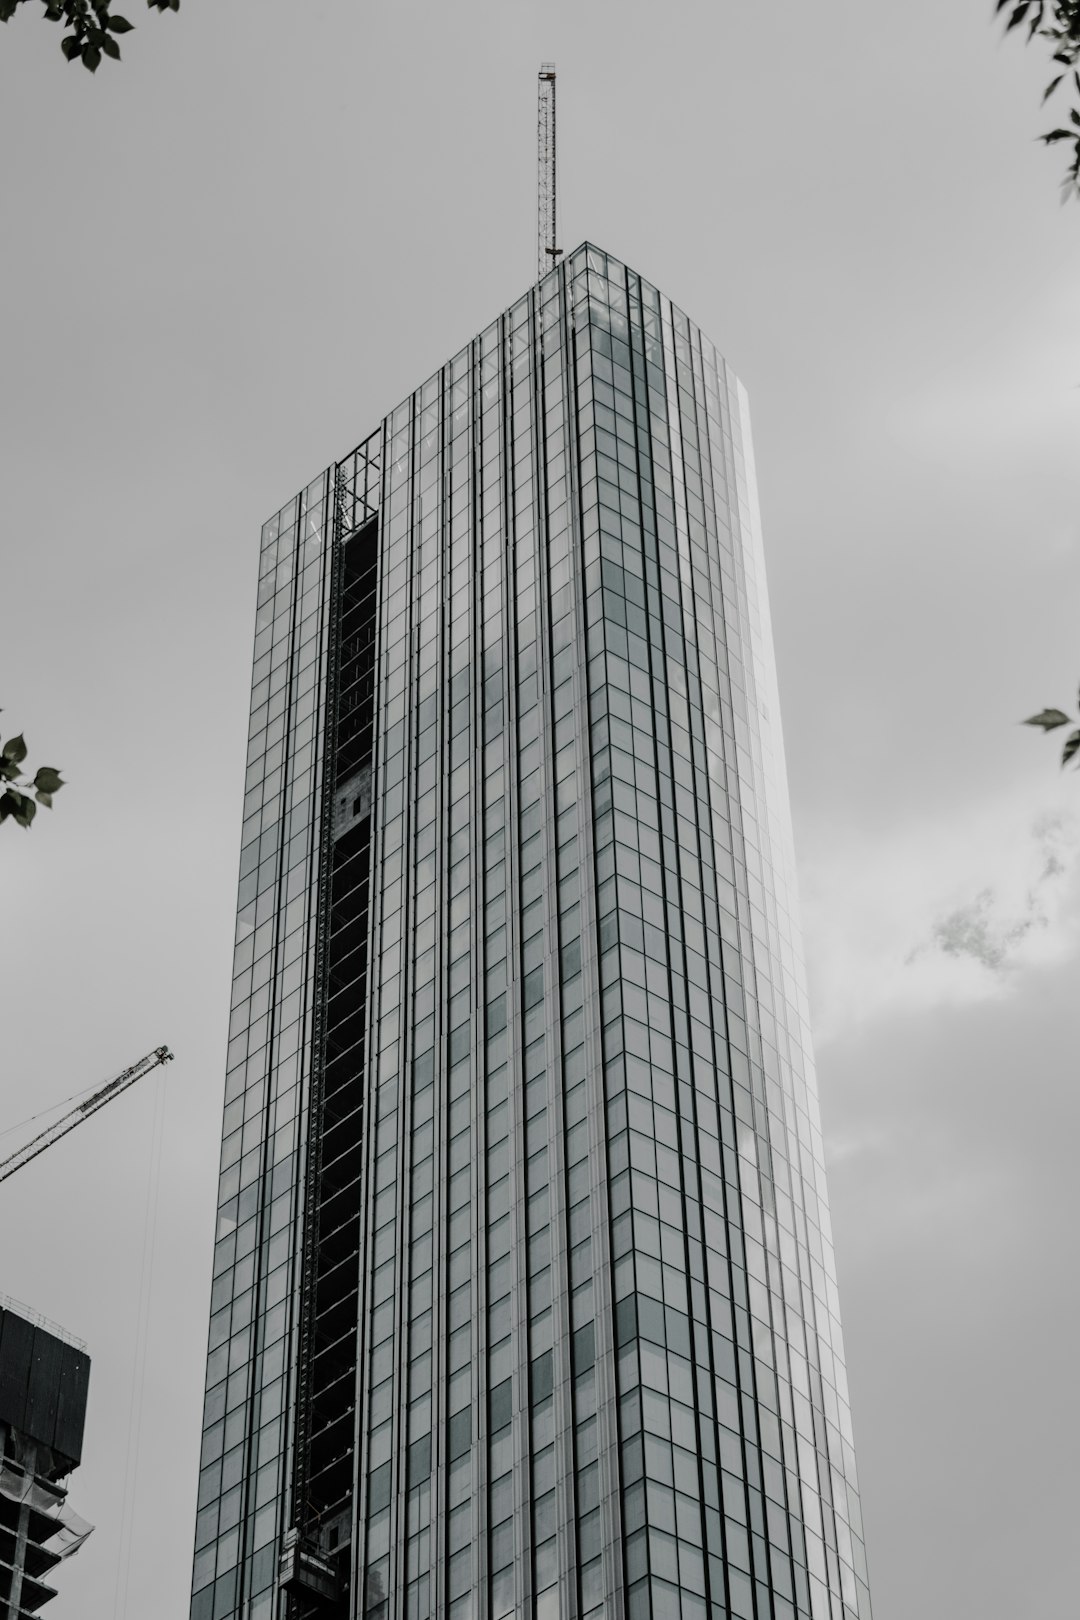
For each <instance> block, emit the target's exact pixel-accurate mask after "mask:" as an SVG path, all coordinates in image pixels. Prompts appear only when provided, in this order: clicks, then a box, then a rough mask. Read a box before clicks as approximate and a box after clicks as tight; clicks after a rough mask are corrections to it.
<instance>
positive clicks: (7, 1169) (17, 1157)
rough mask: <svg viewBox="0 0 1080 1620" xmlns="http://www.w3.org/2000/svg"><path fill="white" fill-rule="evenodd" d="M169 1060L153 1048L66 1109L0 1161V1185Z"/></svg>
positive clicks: (162, 1049) (163, 1049) (165, 1053)
mask: <svg viewBox="0 0 1080 1620" xmlns="http://www.w3.org/2000/svg"><path fill="white" fill-rule="evenodd" d="M172 1057H173V1055H172V1053H171V1052H170V1051H169V1048H168V1047H167V1046H158V1047H155V1049H154V1051H152V1052H147V1054H146V1056H145V1057H143V1058H140V1059H139V1061H138V1063H133V1064H132V1065H131V1068H130V1069H125V1070H124V1072H123V1073H122V1074H118V1075H117V1076H116V1079H115V1080H110V1081H109V1083H108V1085H105V1086H102V1087H101V1089H100V1090H99V1091H95V1092H94V1094H93V1096H92V1097H87V1099H86V1101H85V1102H81V1103H78V1104H77V1105H76V1107H74V1108H72V1109H70V1110H69V1111H68V1112H67V1113H66V1114H62V1115H61V1117H60V1118H59V1119H58V1120H57V1121H56V1122H55V1123H54V1124H52V1125H48V1126H46V1128H45V1129H44V1130H43V1131H39V1132H38V1134H37V1136H35V1137H33V1138H32V1139H31V1140H30V1141H29V1142H27V1143H26V1145H25V1146H24V1147H21V1148H19V1149H18V1150H17V1152H15V1153H11V1154H9V1155H8V1157H7V1158H6V1159H0V1181H6V1180H7V1178H8V1177H9V1176H13V1175H14V1174H15V1172H16V1170H21V1169H22V1167H23V1165H24V1164H29V1163H30V1160H31V1159H36V1158H37V1156H38V1154H39V1153H44V1152H45V1149H46V1148H51V1147H52V1145H53V1143H54V1142H59V1140H60V1138H61V1137H62V1136H67V1134H68V1132H69V1131H73V1130H74V1129H75V1127H76V1125H81V1124H82V1123H83V1121H84V1120H86V1119H89V1118H90V1116H91V1114H96V1113H97V1112H98V1109H99V1108H104V1107H105V1105H106V1103H111V1102H112V1101H113V1100H114V1098H116V1097H119V1096H120V1095H121V1094H122V1093H123V1092H125V1091H127V1090H128V1089H129V1087H131V1086H133V1085H134V1084H135V1082H136V1080H141V1079H142V1078H143V1076H144V1075H147V1074H149V1073H150V1072H151V1070H153V1069H156V1068H158V1067H159V1066H160V1065H161V1064H162V1063H171V1062H172Z"/></svg>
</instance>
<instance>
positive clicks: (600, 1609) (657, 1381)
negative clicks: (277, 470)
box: [192, 246, 870, 1620]
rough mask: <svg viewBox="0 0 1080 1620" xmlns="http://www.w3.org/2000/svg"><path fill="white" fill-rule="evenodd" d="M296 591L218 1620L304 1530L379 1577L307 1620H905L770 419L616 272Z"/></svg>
mask: <svg viewBox="0 0 1080 1620" xmlns="http://www.w3.org/2000/svg"><path fill="white" fill-rule="evenodd" d="M335 488H336V490H337V494H338V497H339V498H338V501H337V503H336V505H335V503H334V501H333V500H332V499H331V492H332V490H334V489H335ZM375 514H377V516H378V524H377V541H376V542H375V544H376V555H375V563H374V567H375V591H376V597H375V603H376V605H375V614H376V619H375V623H376V631H375V654H374V662H375V675H374V680H375V695H374V770H373V775H372V777H371V789H370V805H369V806H368V802H367V800H366V798H365V801H364V803H365V811H364V814H365V815H367V814H368V813H370V851H371V854H370V874H371V876H370V891H368V889H365V907H366V910H365V917H369V918H370V921H369V924H368V926H369V930H370V932H369V943H368V950H367V957H366V960H367V961H368V962H369V963H370V967H369V969H367V970H366V973H367V977H366V980H365V985H366V989H365V997H366V1003H365V1004H366V1038H365V1040H364V1043H363V1048H362V1050H363V1053H364V1054H365V1055H364V1059H363V1062H364V1078H363V1087H362V1089H363V1093H364V1100H363V1106H362V1109H359V1110H358V1115H357V1117H358V1119H359V1118H362V1120H364V1121H366V1124H363V1126H362V1128H361V1127H360V1126H358V1133H359V1135H358V1147H359V1149H360V1150H361V1151H360V1157H361V1158H362V1168H361V1169H360V1196H359V1201H358V1202H359V1210H360V1215H359V1230H358V1233H357V1238H356V1241H357V1257H356V1269H357V1273H358V1275H359V1280H360V1288H359V1296H358V1298H356V1297H355V1289H354V1300H355V1303H354V1306H353V1312H354V1317H355V1321H356V1329H355V1332H356V1345H355V1367H356V1374H355V1381H356V1390H355V1425H354V1440H353V1447H352V1459H351V1467H352V1476H353V1493H352V1501H353V1510H352V1513H351V1523H350V1525H349V1527H347V1528H346V1530H345V1531H344V1532H343V1531H342V1527H341V1524H340V1522H335V1525H334V1526H333V1536H334V1541H333V1543H331V1542H330V1541H329V1540H328V1536H329V1533H330V1527H329V1526H321V1525H320V1524H319V1523H318V1522H314V1523H312V1522H311V1520H310V1519H305V1517H304V1513H303V1511H302V1509H303V1503H301V1502H299V1501H297V1500H294V1496H293V1482H294V1480H295V1479H298V1478H300V1477H301V1476H300V1475H298V1474H297V1473H296V1471H295V1469H294V1466H293V1463H294V1459H293V1458H292V1457H291V1456H290V1447H291V1446H292V1445H293V1443H294V1439H295V1435H296V1432H297V1431H296V1428H295V1419H294V1413H295V1412H296V1410H297V1400H296V1378H297V1376H298V1375H299V1376H300V1377H301V1378H303V1377H304V1376H305V1374H304V1366H305V1363H304V1360H303V1357H302V1356H300V1357H298V1354H297V1342H298V1338H299V1337H301V1336H302V1334H301V1324H300V1323H299V1321H298V1320H297V1306H296V1301H297V1292H298V1288H299V1281H298V1267H299V1266H300V1264H301V1261H302V1256H303V1253H304V1232H305V1220H306V1211H305V1198H304V1197H303V1196H301V1190H302V1189H303V1188H304V1187H305V1185H307V1183H308V1182H310V1180H311V1177H310V1176H308V1178H307V1182H306V1181H305V1172H306V1171H308V1170H310V1168H311V1166H312V1164H316V1165H317V1162H318V1161H317V1160H315V1159H312V1158H309V1154H310V1151H311V1149H312V1147H313V1146H314V1145H315V1143H314V1140H313V1132H316V1131H317V1130H318V1129H319V1128H320V1127H319V1116H318V1112H317V1106H316V1104H315V1103H314V1102H312V1099H314V1098H317V1096H318V1094H319V1090H318V1085H317V1083H316V1084H315V1085H314V1086H313V1084H312V1076H311V1074H310V1066H311V1058H310V1055H309V1054H310V1052H311V1051H312V1049H313V1046H312V1029H313V1027H314V1029H315V1032H316V1035H317V1032H318V1013H319V1006H320V1001H319V997H320V994H321V990H320V985H321V983H322V979H321V977H320V974H321V973H322V972H323V970H322V969H320V972H319V973H316V951H315V937H316V934H317V928H318V898H319V893H320V881H321V883H322V885H323V888H325V885H326V884H327V882H328V873H329V867H328V864H327V857H326V855H325V839H323V838H322V836H321V834H322V831H323V829H324V826H325V820H324V812H323V807H322V793H323V771H322V757H321V753H322V746H323V738H324V736H330V735H336V731H335V730H334V727H335V726H336V724H337V721H338V719H339V718H340V717H339V716H338V715H337V713H336V709H335V705H336V704H337V702H338V699H337V698H336V697H335V695H334V694H335V691H336V688H335V682H334V678H333V675H334V666H333V659H334V658H336V657H337V656H338V654H337V653H336V652H335V650H334V649H335V645H336V642H335V637H334V635H333V634H332V633H330V632H331V631H332V630H333V626H334V623H335V622H336V621H335V619H334V616H335V614H337V613H338V612H339V611H340V608H339V606H338V605H337V603H336V598H335V593H334V590H333V588H332V586H333V578H332V575H333V570H332V569H331V568H330V567H328V565H327V559H328V557H329V555H330V554H331V553H332V552H333V550H334V547H335V546H342V545H343V544H344V543H345V540H346V537H347V536H348V535H349V534H351V533H352V532H354V531H355V530H356V529H357V528H359V526H360V524H361V523H362V522H363V521H364V520H366V519H369V518H370V517H371V516H373V515H375ZM263 556H264V564H263V573H262V579H263V581H264V585H263V587H261V594H260V610H259V611H260V620H259V629H258V634H257V640H256V669H255V684H254V695H253V705H252V709H253V719H252V739H253V740H252V749H251V753H250V755H249V759H250V760H251V762H252V771H253V773H254V774H253V775H251V776H250V777H249V794H248V799H249V803H248V805H247V806H246V812H245V813H246V816H247V818H248V819H247V820H246V821H245V841H244V865H243V867H242V873H241V910H240V915H241V918H242V919H247V920H246V921H245V922H244V928H243V931H238V945H237V987H236V995H235V996H234V1006H235V1007H236V1009H237V1011H236V1014H235V1015H234V1029H233V1031H232V1032H231V1035H232V1045H231V1046H230V1064H229V1082H228V1089H227V1101H226V1124H225V1135H224V1141H225V1149H224V1150H223V1158H222V1200H221V1202H222V1222H223V1224H222V1225H221V1227H220V1228H219V1232H220V1236H219V1255H218V1261H217V1264H216V1268H215V1276H216V1280H215V1312H214V1316H213V1318H212V1322H211V1349H210V1364H211V1365H210V1368H209V1370H208V1377H207V1391H208V1393H207V1414H206V1432H205V1446H204V1459H203V1462H204V1467H203V1476H202V1487H203V1488H202V1490H201V1494H200V1517H199V1531H198V1543H197V1552H196V1570H195V1586H194V1590H195V1596H194V1599H193V1607H192V1615H193V1620H234V1617H235V1620H239V1617H240V1616H244V1617H250V1620H254V1617H256V1616H264V1615H269V1614H270V1613H271V1612H272V1611H271V1603H272V1587H273V1582H274V1578H275V1571H276V1558H277V1550H278V1545H279V1543H280V1540H281V1537H282V1536H283V1534H284V1533H285V1531H286V1529H287V1528H288V1527H289V1526H290V1525H293V1524H298V1525H300V1524H302V1525H303V1526H304V1530H305V1534H306V1535H307V1536H308V1537H309V1538H310V1539H311V1543H312V1546H313V1549H314V1550H315V1551H321V1552H322V1553H323V1554H329V1553H330V1552H331V1551H332V1550H333V1549H334V1548H337V1547H339V1546H340V1545H341V1544H342V1538H343V1539H344V1543H345V1544H346V1545H347V1547H348V1553H347V1556H345V1555H344V1554H342V1555H341V1559H340V1569H339V1578H338V1586H337V1595H336V1596H335V1595H333V1593H332V1592H331V1591H330V1590H329V1589H327V1590H326V1591H325V1592H324V1593H322V1594H320V1593H318V1592H317V1591H316V1589H315V1586H314V1585H311V1586H307V1587H305V1586H303V1584H302V1583H300V1584H299V1585H297V1584H290V1585H289V1587H288V1594H289V1595H288V1600H287V1608H288V1612H289V1613H290V1614H291V1615H293V1616H295V1617H297V1620H306V1617H307V1616H312V1617H314V1616H318V1615H323V1616H325V1617H326V1620H336V1617H338V1616H341V1617H345V1616H349V1617H351V1616H357V1617H359V1616H361V1615H369V1616H372V1617H377V1620H389V1617H390V1616H394V1617H397V1616H407V1617H408V1620H429V1617H434V1616H439V1617H443V1616H446V1617H449V1620H481V1617H482V1616H483V1617H490V1620H504V1617H508V1616H510V1615H535V1616H537V1617H538V1620H556V1617H565V1620H570V1617H574V1620H577V1617H581V1620H598V1617H599V1616H601V1615H609V1614H614V1613H616V1612H620V1613H624V1614H626V1615H628V1616H629V1617H630V1620H645V1617H649V1616H656V1617H658V1620H659V1617H664V1620H667V1617H669V1616H672V1617H681V1620H774V1617H775V1620H796V1617H798V1620H869V1616H870V1606H869V1594H868V1590H867V1585H866V1567H865V1559H864V1555H863V1549H862V1539H861V1525H860V1519H859V1508H858V1497H857V1487H856V1480H855V1465H854V1453H853V1449H852V1438H851V1424H850V1416H849V1411H848V1404H847V1392H846V1382H845V1374H844V1365H843V1350H842V1341H841V1337H840V1328H839V1320H838V1307H837V1299H836V1286H835V1270H834V1266H833V1260H832V1250H831V1240H830V1232H829V1219H828V1211H827V1203H826V1198H825V1183H824V1169H823V1154H822V1143H821V1135H820V1130H819V1126H818V1119H817V1105H816V1096H815V1087H814V1079H813V1071H812V1060H811V1057H810V1045H809V1031H808V1026H807V1021H806V1003H805V989H804V985H803V980H802V970H801V965H800V960H799V943H798V930H797V923H796V921H795V915H794V910H795V908H794V883H793V862H792V855H791V840H790V831H789V827H788V809H787V795H786V784H785V781H784V772H783V755H782V745H781V742H780V737H779V730H778V724H777V718H776V717H777V712H778V710H777V703H776V693H775V675H774V668H773V659H772V650H771V645H770V641H769V627H768V610H767V603H766V599H765V591H764V568H763V562H762V556H761V543H760V530H759V523H758V514H757V508H756V496H755V489H754V474H753V463H752V451H751V446H750V437H749V419H748V413H747V407H746V401H745V396H744V395H743V393H742V390H741V388H740V385H739V384H738V382H737V381H736V379H735V378H734V377H733V375H732V374H731V372H730V371H729V369H728V368H727V367H726V365H725V363H724V362H723V360H722V359H721V358H720V357H719V356H718V355H717V354H716V352H715V350H714V349H713V348H712V346H711V344H709V343H708V341H707V340H706V339H705V338H704V337H703V335H702V334H701V333H700V332H699V331H698V330H697V328H696V327H694V326H693V325H692V323H691V322H689V321H688V320H687V319H686V317H685V316H684V315H682V314H681V312H680V311H678V310H677V309H676V308H674V307H673V306H672V305H671V304H670V302H669V301H668V300H667V299H665V298H664V297H663V296H662V295H661V294H660V293H658V292H657V291H656V289H655V288H652V287H650V286H649V285H648V284H647V283H645V282H643V281H642V280H641V279H640V278H639V277H638V276H637V275H636V274H635V273H634V272H633V271H630V270H629V269H627V268H626V267H625V266H624V265H622V264H619V263H618V262H617V261H615V260H612V259H610V258H608V257H607V256H606V255H604V254H603V253H601V252H600V251H598V250H597V249H595V248H592V247H590V246H585V247H583V248H581V249H579V250H578V251H577V252H576V253H575V254H573V255H571V256H570V258H569V259H568V260H567V261H566V263H564V264H563V265H561V266H560V267H559V268H558V269H557V270H556V271H554V272H552V274H550V275H548V276H546V277H545V278H544V279H543V281H541V283H540V284H539V286H538V287H536V288H535V289H533V291H532V292H530V293H529V294H528V295H527V296H526V297H525V298H523V299H521V300H520V301H519V302H518V303H517V304H515V305H514V306H513V307H512V308H511V309H510V310H508V311H507V312H506V313H505V314H504V315H503V316H502V317H500V319H499V320H498V321H497V322H495V323H494V324H493V325H492V326H491V327H489V328H488V329H487V330H486V331H485V332H483V333H481V334H480V336H479V337H477V338H476V339H475V340H474V341H473V342H472V343H471V344H470V345H469V346H468V348H467V349H465V350H463V351H462V352H461V353H460V354H458V355H456V356H455V357H454V358H453V359H452V360H451V361H450V362H449V363H448V364H447V365H446V366H445V367H443V368H442V370H441V371H440V372H439V373H438V374H437V375H436V376H435V377H433V378H431V379H430V380H429V381H428V382H427V383H426V384H425V385H424V386H423V387H422V388H421V389H419V390H418V391H417V392H416V393H415V394H414V395H412V396H411V397H410V399H409V400H407V401H406V402H405V403H404V404H402V405H401V406H400V407H399V408H398V409H397V410H396V411H394V412H393V413H392V415H390V416H389V417H387V418H386V420H385V421H384V423H383V425H382V428H381V430H380V432H379V433H378V434H377V435H375V436H374V437H373V439H371V440H369V441H366V443H365V445H364V446H362V447H361V449H360V450H359V451H357V452H356V453H354V455H353V456H352V457H350V458H349V460H348V461H347V462H346V463H342V464H341V465H340V466H339V467H337V468H335V469H332V471H331V472H330V473H328V474H327V475H326V476H325V477H324V479H323V480H322V481H320V483H319V484H318V485H315V486H312V487H311V489H309V490H308V491H307V492H306V493H305V495H304V496H303V497H301V498H299V499H298V500H297V501H296V502H294V503H291V505H290V507H288V508H286V509H285V512H284V513H283V514H281V515H279V518H278V519H275V520H273V523H272V524H271V525H268V527H267V531H266V534H265V535H264V553H263ZM260 637H261V638H262V639H261V640H260V639H258V638H260ZM328 660H329V663H328ZM328 693H329V694H330V697H329V700H328V698H327V694H328ZM328 701H329V707H330V710H331V711H332V712H331V713H329V714H327V713H325V712H324V709H325V708H326V706H327V703H328ZM366 791H367V790H366V789H365V792H366ZM357 803H359V800H358V801H357ZM286 807H287V810H286ZM325 813H326V814H329V813H330V812H329V808H328V809H327V811H326V812H325ZM365 836H366V835H365ZM365 847H366V845H365ZM365 870H366V868H365ZM365 882H366V879H365ZM245 885H246V887H245ZM260 908H261V909H260ZM331 966H332V964H331ZM313 1017H314V1019H315V1023H314V1026H313V1025H312V1019H313ZM314 1050H316V1051H318V1050H319V1045H318V1041H317V1039H316V1040H315V1043H314ZM315 1080H316V1082H317V1080H318V1075H317V1074H316V1076H315ZM309 1103H310V1104H311V1106H312V1108H313V1110H314V1111H313V1112H312V1114H311V1116H310V1118H309V1115H308V1112H307V1110H308V1106H309ZM238 1105H239V1106H238ZM335 1259H336V1257H335ZM298 1369H299V1374H298ZM301 1393H302V1392H301ZM299 1409H300V1411H301V1412H302V1411H303V1403H302V1401H301V1402H300V1407H299ZM298 1492H299V1487H298Z"/></svg>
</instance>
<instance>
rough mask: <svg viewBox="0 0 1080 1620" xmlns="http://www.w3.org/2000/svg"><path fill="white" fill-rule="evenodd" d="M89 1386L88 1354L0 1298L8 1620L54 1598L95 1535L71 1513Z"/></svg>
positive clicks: (0, 1576)
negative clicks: (61, 1567)
mask: <svg viewBox="0 0 1080 1620" xmlns="http://www.w3.org/2000/svg"><path fill="white" fill-rule="evenodd" d="M89 1382H90V1358H89V1356H88V1355H87V1353H86V1346H85V1345H84V1344H81V1343H80V1342H79V1341H78V1340H77V1339H72V1338H71V1337H70V1336H69V1335H68V1334H66V1333H64V1331H63V1330H62V1329H61V1328H58V1327H56V1326H55V1325H54V1324H53V1323H51V1322H45V1321H44V1320H43V1319H42V1318H40V1317H37V1316H35V1314H34V1313H33V1312H32V1311H28V1310H27V1309H26V1307H25V1306H23V1305H17V1304H16V1303H15V1302H14V1301H13V1300H9V1299H5V1298H4V1296H3V1295H0V1620H19V1617H21V1616H23V1615H33V1614H37V1613H38V1611H39V1610H40V1609H42V1608H43V1607H44V1606H45V1604H46V1603H48V1602H49V1600H50V1598H53V1597H55V1596H56V1588H55V1587H54V1586H53V1585H52V1584H51V1581H52V1577H53V1572H54V1570H55V1569H56V1566H57V1565H58V1564H59V1563H60V1562H61V1560H62V1559H65V1558H67V1557H69V1556H70V1555H71V1554H72V1553H73V1552H75V1551H76V1550H77V1549H78V1548H79V1547H81V1545H82V1543H83V1542H84V1541H85V1540H86V1538H87V1536H88V1535H89V1534H90V1530H91V1526H90V1525H88V1524H86V1523H85V1522H84V1520H82V1519H80V1518H79V1516H78V1515H77V1514H76V1513H73V1512H72V1511H71V1509H70V1508H69V1507H68V1505H67V1478H68V1475H69V1474H70V1473H71V1472H72V1470H73V1469H75V1468H77V1467H78V1466H79V1462H80V1461H81V1459H82V1443H83V1426H84V1424H85V1421H86V1393H87V1387H88V1385H89Z"/></svg>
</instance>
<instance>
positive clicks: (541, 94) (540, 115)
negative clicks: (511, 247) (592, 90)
mask: <svg viewBox="0 0 1080 1620" xmlns="http://www.w3.org/2000/svg"><path fill="white" fill-rule="evenodd" d="M536 160H537V188H536V237H537V246H536V273H537V275H538V276H540V277H543V276H546V275H547V273H548V271H549V270H551V269H553V268H554V266H555V265H556V263H557V262H558V259H559V255H560V254H561V253H562V248H559V247H556V246H555V64H554V62H541V64H540V74H539V79H538V83H537V109H536Z"/></svg>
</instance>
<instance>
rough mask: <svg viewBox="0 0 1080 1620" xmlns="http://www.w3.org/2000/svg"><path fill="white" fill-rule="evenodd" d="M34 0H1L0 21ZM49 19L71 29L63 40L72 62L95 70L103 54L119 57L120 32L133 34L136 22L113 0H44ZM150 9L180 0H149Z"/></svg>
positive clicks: (172, 7)
mask: <svg viewBox="0 0 1080 1620" xmlns="http://www.w3.org/2000/svg"><path fill="white" fill-rule="evenodd" d="M31 3H32V0H0V22H10V20H11V18H12V17H14V15H15V13H16V11H18V9H19V7H20V6H23V5H29V4H31ZM41 4H42V5H43V6H44V7H45V11H44V17H45V21H46V22H58V23H62V24H63V25H64V26H65V27H66V28H68V29H70V30H71V31H70V33H67V34H65V35H64V37H63V39H62V40H61V41H60V49H61V50H62V51H63V53H64V55H65V56H66V57H67V59H68V61H69V62H81V63H82V65H83V67H84V68H88V69H89V70H90V72H91V73H96V72H97V70H98V68H99V67H100V65H101V59H102V57H103V56H110V57H112V59H113V61H115V62H119V60H120V46H119V45H118V44H117V38H116V36H117V35H118V34H130V33H131V30H132V29H133V28H134V26H135V24H134V23H130V22H128V20H127V18H126V17H121V16H120V15H119V13H118V12H115V11H113V10H112V9H111V8H112V0H41ZM146 4H147V6H148V7H149V9H150V10H151V11H179V10H180V0H146Z"/></svg>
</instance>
